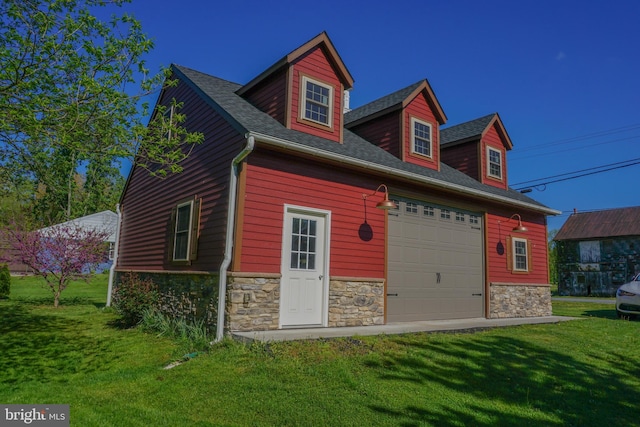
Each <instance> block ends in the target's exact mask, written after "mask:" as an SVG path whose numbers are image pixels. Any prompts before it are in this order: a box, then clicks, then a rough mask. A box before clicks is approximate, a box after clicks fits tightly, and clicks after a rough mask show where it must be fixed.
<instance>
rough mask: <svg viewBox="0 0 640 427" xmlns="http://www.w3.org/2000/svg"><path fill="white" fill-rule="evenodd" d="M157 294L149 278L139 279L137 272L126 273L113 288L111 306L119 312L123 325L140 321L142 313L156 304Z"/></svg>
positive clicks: (133, 324)
mask: <svg viewBox="0 0 640 427" xmlns="http://www.w3.org/2000/svg"><path fill="white" fill-rule="evenodd" d="M158 300H159V295H158V289H157V287H156V285H155V284H154V283H153V281H152V280H151V279H140V278H139V277H138V275H137V274H134V273H126V274H124V275H123V276H122V278H121V279H120V283H119V284H118V285H117V286H116V287H115V289H114V290H113V308H115V310H116V311H117V312H118V314H120V316H121V317H122V321H123V323H124V326H126V327H132V326H135V325H137V324H138V323H140V321H141V320H142V318H143V317H144V313H145V312H146V311H149V310H153V309H154V308H155V307H156V305H157V304H158Z"/></svg>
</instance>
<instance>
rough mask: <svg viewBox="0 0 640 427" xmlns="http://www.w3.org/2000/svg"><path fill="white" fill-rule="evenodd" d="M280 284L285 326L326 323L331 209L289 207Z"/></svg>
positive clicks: (285, 226)
mask: <svg viewBox="0 0 640 427" xmlns="http://www.w3.org/2000/svg"><path fill="white" fill-rule="evenodd" d="M285 209H286V211H285V218H284V221H285V223H284V231H283V242H282V279H281V285H280V325H281V326H282V327H296V326H298V327H310V326H323V325H324V324H325V323H326V320H325V319H326V316H325V312H326V303H325V301H326V299H327V294H326V283H327V280H328V278H327V277H326V276H327V264H326V262H327V258H328V256H327V255H328V253H327V252H326V251H325V249H326V247H325V245H326V241H327V240H328V228H327V223H328V213H326V212H316V211H308V210H301V209H300V208H294V207H285Z"/></svg>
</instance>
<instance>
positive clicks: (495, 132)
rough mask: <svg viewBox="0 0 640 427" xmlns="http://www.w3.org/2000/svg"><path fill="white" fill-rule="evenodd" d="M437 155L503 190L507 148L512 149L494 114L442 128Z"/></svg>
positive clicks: (496, 115) (505, 179)
mask: <svg viewBox="0 0 640 427" xmlns="http://www.w3.org/2000/svg"><path fill="white" fill-rule="evenodd" d="M440 137H441V145H440V156H441V158H442V161H443V162H444V163H446V164H447V165H449V166H451V167H453V168H455V169H457V170H459V171H460V172H463V173H465V174H467V175H469V176H470V177H472V178H474V179H476V180H478V181H480V182H482V183H483V184H487V185H491V186H493V187H498V188H502V189H506V188H507V186H508V183H507V161H506V159H507V155H506V154H507V151H509V150H511V149H512V148H513V144H512V143H511V139H510V138H509V134H507V131H506V129H505V128H504V124H503V123H502V120H500V116H499V115H498V113H493V114H489V115H488V116H484V117H481V118H479V119H475V120H471V121H469V122H466V123H462V124H459V125H455V126H451V127H448V128H446V129H442V131H441V132H440Z"/></svg>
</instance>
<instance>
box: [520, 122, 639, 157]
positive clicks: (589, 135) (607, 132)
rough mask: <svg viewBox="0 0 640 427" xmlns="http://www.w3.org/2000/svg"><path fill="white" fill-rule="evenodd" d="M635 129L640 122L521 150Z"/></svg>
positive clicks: (525, 149)
mask: <svg viewBox="0 0 640 427" xmlns="http://www.w3.org/2000/svg"><path fill="white" fill-rule="evenodd" d="M634 129H640V124H634V125H628V126H623V127H619V128H614V129H609V130H603V131H599V132H593V133H589V134H586V135H580V136H574V137H571V138H565V139H558V140H556V141H551V142H547V143H545V144H537V145H535V146H533V147H525V148H520V149H519V151H520V152H522V151H531V150H539V149H543V148H546V147H548V146H556V145H561V144H568V143H571V142H576V141H581V140H583V139H591V138H597V137H601V136H607V135H614V134H616V133H622V132H628V131H630V130H634Z"/></svg>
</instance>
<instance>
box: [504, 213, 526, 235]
mask: <svg viewBox="0 0 640 427" xmlns="http://www.w3.org/2000/svg"><path fill="white" fill-rule="evenodd" d="M514 217H518V225H516V226H515V227H513V229H512V230H511V231H513V232H514V233H526V232H527V231H529V229H528V228H527V227H525V226H524V225H522V218H520V215H519V214H513V215H511V216H510V217H509V219H508V220H507V221H506V222H509V221H511V220H512V219H513V218H514ZM499 222H500V221H498V223H499Z"/></svg>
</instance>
